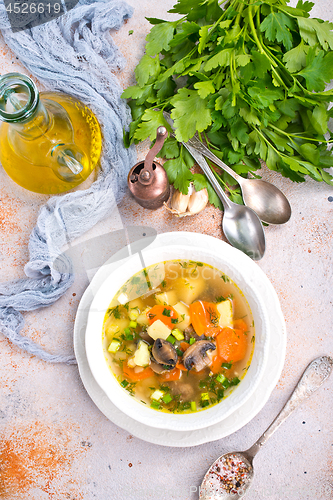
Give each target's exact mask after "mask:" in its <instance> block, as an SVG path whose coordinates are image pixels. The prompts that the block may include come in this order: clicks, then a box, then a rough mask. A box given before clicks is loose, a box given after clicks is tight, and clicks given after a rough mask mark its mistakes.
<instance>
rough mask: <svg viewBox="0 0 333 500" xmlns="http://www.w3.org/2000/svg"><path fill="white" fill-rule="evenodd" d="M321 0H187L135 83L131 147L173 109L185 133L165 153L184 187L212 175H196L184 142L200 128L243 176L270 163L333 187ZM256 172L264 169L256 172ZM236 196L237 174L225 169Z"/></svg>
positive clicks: (329, 61)
mask: <svg viewBox="0 0 333 500" xmlns="http://www.w3.org/2000/svg"><path fill="white" fill-rule="evenodd" d="M313 5H314V4H313V3H311V2H308V1H304V2H303V0H299V1H298V3H297V6H296V8H293V7H290V6H288V5H287V1H286V0H248V1H242V0H228V1H227V2H226V3H225V4H224V6H223V7H222V6H220V5H219V1H218V0H178V3H177V4H176V5H175V6H174V7H173V8H172V9H171V10H170V11H169V12H173V13H177V14H180V15H182V16H183V17H181V18H180V19H179V20H177V21H172V22H167V21H163V20H161V19H150V18H149V19H148V21H149V22H150V23H151V24H153V25H154V27H153V28H152V29H151V31H150V33H149V34H148V35H147V38H146V40H147V44H146V54H145V55H144V56H143V57H142V59H141V61H140V62H139V64H138V65H137V67H136V68H135V76H136V80H137V85H134V86H131V87H128V88H127V89H126V90H125V91H124V93H123V97H124V98H127V99H129V106H130V107H131V110H132V117H133V121H132V123H131V125H130V129H129V132H128V133H127V134H125V143H126V144H127V145H129V144H131V143H133V142H139V141H142V140H144V139H146V138H147V137H150V139H151V140H152V141H154V140H155V138H156V129H157V128H158V126H160V125H164V126H165V127H166V128H167V129H168V130H169V132H171V129H170V127H169V125H168V124H167V122H166V121H165V119H164V117H163V110H165V111H168V112H170V113H171V117H172V119H173V120H174V124H175V136H176V138H172V137H169V138H168V140H167V141H166V142H165V144H164V147H163V149H162V151H161V154H160V156H161V157H165V158H166V159H167V160H168V161H166V163H165V164H164V167H165V169H166V171H167V174H168V177H169V181H170V183H171V184H173V185H174V186H175V188H177V189H179V190H180V191H181V192H183V193H184V194H186V193H187V190H188V186H189V183H190V182H191V181H192V182H194V184H195V187H196V189H197V190H198V189H201V188H203V187H207V189H208V192H209V197H210V201H211V202H212V203H214V204H215V205H216V206H219V200H218V199H217V197H216V196H215V193H214V192H213V190H212V188H211V187H210V185H209V183H208V181H207V179H206V178H205V176H203V175H201V174H196V173H194V174H193V173H192V172H191V170H190V168H191V167H192V166H193V159H192V157H191V156H190V155H189V154H188V153H187V151H186V150H185V148H184V147H183V146H182V145H180V144H179V142H182V141H187V140H188V139H190V138H191V137H192V136H193V135H194V134H195V133H196V132H197V133H198V134H199V137H200V138H201V140H204V141H205V142H206V143H207V144H208V146H209V147H210V148H211V150H212V151H213V152H214V153H215V154H216V155H217V156H218V157H219V158H221V159H222V160H223V161H224V162H225V163H227V164H229V165H231V166H232V168H233V169H234V170H235V171H236V172H237V173H239V174H241V175H242V174H243V175H245V176H246V175H247V174H248V172H252V174H254V172H255V171H256V170H257V169H259V168H260V167H261V164H260V159H261V160H264V161H265V162H266V164H267V166H268V168H270V169H272V170H275V171H277V172H280V173H281V174H282V175H284V176H285V177H289V178H290V179H292V180H293V181H296V182H302V181H304V180H305V179H304V178H305V176H306V175H309V176H310V177H312V178H313V179H315V180H316V181H325V182H327V183H328V184H331V185H333V178H332V176H331V175H330V174H329V173H328V172H327V171H326V170H325V169H326V168H329V167H331V166H333V155H332V153H331V151H330V150H329V149H328V148H327V146H328V144H330V143H332V142H333V140H332V139H331V137H332V135H331V131H330V130H329V128H328V121H329V119H330V118H331V117H333V111H332V110H330V109H329V103H330V101H332V100H333V97H332V96H333V90H325V87H326V83H328V82H330V80H331V79H332V78H333V32H332V31H331V30H332V28H333V24H332V23H329V22H327V21H323V20H321V19H315V18H310V17H309V12H310V10H311V9H312V7H313ZM254 175H255V174H254ZM218 178H219V180H220V182H221V183H222V184H223V185H225V186H227V187H229V190H230V193H231V197H232V199H234V201H237V202H241V197H240V194H239V191H238V190H237V189H236V190H233V189H231V188H230V186H231V185H232V184H234V181H233V180H232V179H231V178H230V177H229V176H228V175H227V174H221V175H219V176H218Z"/></svg>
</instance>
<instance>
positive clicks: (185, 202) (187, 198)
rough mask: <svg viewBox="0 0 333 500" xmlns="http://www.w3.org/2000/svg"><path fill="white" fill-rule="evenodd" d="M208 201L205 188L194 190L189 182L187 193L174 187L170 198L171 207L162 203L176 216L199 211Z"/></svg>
mask: <svg viewBox="0 0 333 500" xmlns="http://www.w3.org/2000/svg"><path fill="white" fill-rule="evenodd" d="M207 203H208V193H207V189H206V188H204V189H201V190H200V191H196V190H195V187H194V184H193V183H192V182H191V184H190V187H189V189H188V193H187V194H183V193H181V192H180V191H178V189H175V190H174V192H173V195H172V198H171V203H170V204H171V207H168V206H167V204H166V203H164V205H165V207H166V208H167V209H168V210H169V211H170V212H171V213H173V214H174V215H176V216H177V217H186V216H187V215H195V214H198V213H199V212H201V211H202V210H203V209H204V208H205V207H206V205H207Z"/></svg>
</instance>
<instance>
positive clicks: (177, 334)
mask: <svg viewBox="0 0 333 500" xmlns="http://www.w3.org/2000/svg"><path fill="white" fill-rule="evenodd" d="M171 334H172V335H173V336H174V337H175V338H176V339H177V340H184V335H183V332H181V331H180V330H179V328H174V329H173V330H171Z"/></svg>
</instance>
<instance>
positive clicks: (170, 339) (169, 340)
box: [167, 335, 176, 345]
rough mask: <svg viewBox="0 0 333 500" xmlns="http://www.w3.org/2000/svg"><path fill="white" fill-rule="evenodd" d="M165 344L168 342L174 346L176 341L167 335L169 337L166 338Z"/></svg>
mask: <svg viewBox="0 0 333 500" xmlns="http://www.w3.org/2000/svg"><path fill="white" fill-rule="evenodd" d="M167 342H170V344H172V345H173V344H175V342H176V339H175V337H173V336H172V335H169V337H168V338H167Z"/></svg>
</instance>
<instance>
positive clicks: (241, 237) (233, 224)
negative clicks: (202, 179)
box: [183, 143, 265, 260]
mask: <svg viewBox="0 0 333 500" xmlns="http://www.w3.org/2000/svg"><path fill="white" fill-rule="evenodd" d="M183 144H184V146H185V147H186V149H187V150H188V151H189V152H190V153H191V155H192V156H193V158H194V160H195V161H196V162H197V164H198V165H199V166H200V167H201V168H202V170H203V171H204V172H205V174H206V175H207V177H208V179H209V180H210V182H211V184H212V186H213V188H214V190H215V192H216V194H217V196H218V197H219V198H220V200H221V201H222V203H223V206H224V214H223V219H222V230H223V233H224V234H225V237H226V238H227V240H228V241H229V243H230V244H231V245H232V246H234V247H236V248H238V249H239V250H241V251H242V252H244V253H245V254H246V255H248V256H249V257H251V259H253V260H260V259H261V258H262V257H263V256H264V253H265V233H264V228H263V226H262V224H261V222H260V219H259V217H258V216H257V214H255V212H254V211H253V210H251V208H249V207H245V206H244V205H238V204H237V203H233V202H232V201H231V200H229V198H228V197H227V195H226V194H225V192H224V191H223V189H222V188H221V186H220V184H219V183H218V181H217V180H216V177H215V176H214V174H213V172H212V171H211V169H210V167H209V165H208V163H207V162H206V160H205V158H204V157H203V156H202V154H201V153H199V152H198V151H197V150H196V149H194V148H192V146H190V145H189V144H188V143H183Z"/></svg>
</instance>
